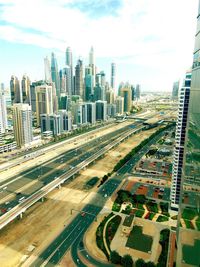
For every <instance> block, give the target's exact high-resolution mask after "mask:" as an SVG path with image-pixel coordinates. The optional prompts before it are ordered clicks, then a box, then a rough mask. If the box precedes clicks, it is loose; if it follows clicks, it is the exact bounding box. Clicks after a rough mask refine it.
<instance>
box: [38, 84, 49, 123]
mask: <svg viewBox="0 0 200 267" xmlns="http://www.w3.org/2000/svg"><path fill="white" fill-rule="evenodd" d="M35 90H36V117H37V125H38V126H39V125H40V115H41V114H53V88H52V86H50V85H47V84H43V85H40V86H36V88H35Z"/></svg>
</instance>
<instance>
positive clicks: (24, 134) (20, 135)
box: [13, 103, 33, 147]
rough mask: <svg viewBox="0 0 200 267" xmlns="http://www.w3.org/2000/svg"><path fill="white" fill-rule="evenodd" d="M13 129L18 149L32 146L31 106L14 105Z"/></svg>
mask: <svg viewBox="0 0 200 267" xmlns="http://www.w3.org/2000/svg"><path fill="white" fill-rule="evenodd" d="M13 129H14V136H15V140H16V142H17V146H18V147H22V146H27V145H30V143H31V142H32V141H33V134H32V114H31V106H29V105H28V104H22V103H19V104H14V105H13Z"/></svg>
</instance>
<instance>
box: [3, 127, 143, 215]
mask: <svg viewBox="0 0 200 267" xmlns="http://www.w3.org/2000/svg"><path fill="white" fill-rule="evenodd" d="M136 125H140V124H138V123H135V124H134V127H135V126H136ZM130 127H132V126H125V127H123V128H121V129H118V130H116V131H114V132H112V133H109V134H107V135H105V136H103V137H100V138H97V139H94V140H91V141H89V142H88V143H87V144H84V145H82V146H80V147H78V148H75V149H71V150H69V151H67V152H66V153H63V154H61V155H58V157H56V158H54V159H53V160H50V161H48V162H46V163H45V164H42V165H40V166H35V167H33V168H31V169H29V170H26V171H24V172H21V173H20V174H19V175H17V176H14V177H12V178H11V179H9V180H7V181H6V183H2V184H0V188H1V191H0V197H1V195H4V194H5V193H7V195H8V196H9V195H14V197H13V198H12V199H11V200H6V201H5V202H4V203H1V204H0V211H1V215H3V214H4V213H5V212H6V211H8V210H10V209H12V208H13V207H15V206H16V205H18V204H19V203H20V202H21V201H23V200H25V199H26V198H27V197H29V196H31V195H32V194H34V193H35V192H36V191H37V190H39V189H40V188H42V187H43V186H44V185H47V184H49V183H50V182H52V181H53V180H54V179H56V178H57V177H59V176H61V175H63V174H64V173H65V172H67V171H69V170H70V169H71V168H73V167H75V166H77V165H78V164H79V163H80V162H82V161H84V160H86V159H87V158H89V157H90V156H92V155H93V154H94V153H95V152H97V151H98V150H100V149H102V148H103V147H105V146H106V145H107V144H109V143H110V142H112V140H115V139H116V138H117V137H119V136H121V135H123V134H124V133H125V132H127V131H129V130H130ZM33 181H36V184H34V185H32V184H31V183H33ZM28 184H30V185H31V186H30V187H31V189H30V188H29V190H28V191H27V186H28ZM22 198H23V199H22ZM21 199H22V200H21Z"/></svg>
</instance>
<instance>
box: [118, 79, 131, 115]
mask: <svg viewBox="0 0 200 267" xmlns="http://www.w3.org/2000/svg"><path fill="white" fill-rule="evenodd" d="M119 95H120V96H122V97H123V98H124V112H130V111H131V108H132V91H131V87H130V85H129V84H126V85H124V86H123V87H120V89H119Z"/></svg>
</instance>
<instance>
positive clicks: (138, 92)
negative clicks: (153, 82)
mask: <svg viewBox="0 0 200 267" xmlns="http://www.w3.org/2000/svg"><path fill="white" fill-rule="evenodd" d="M140 95H141V86H140V84H137V85H136V89H135V98H136V100H139V99H140Z"/></svg>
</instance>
